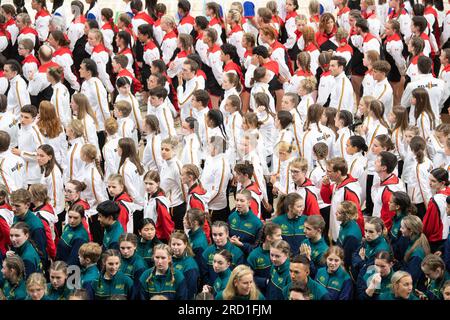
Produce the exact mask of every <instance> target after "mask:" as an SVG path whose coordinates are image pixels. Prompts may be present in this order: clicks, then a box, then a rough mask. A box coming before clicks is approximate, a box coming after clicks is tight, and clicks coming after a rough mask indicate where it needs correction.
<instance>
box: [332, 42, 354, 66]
mask: <svg viewBox="0 0 450 320" xmlns="http://www.w3.org/2000/svg"><path fill="white" fill-rule="evenodd" d="M344 40H345V39H344ZM344 40H342V41H341V45H340V46H339V47H337V48H336V53H335V55H336V56H340V57H343V58H345V60H346V61H347V65H348V63H349V62H350V59H351V58H352V56H353V48H352V47H351V46H350V45H349V44H348V43H347V41H346V40H345V41H344Z"/></svg>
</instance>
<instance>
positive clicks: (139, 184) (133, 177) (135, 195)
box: [117, 138, 144, 222]
mask: <svg viewBox="0 0 450 320" xmlns="http://www.w3.org/2000/svg"><path fill="white" fill-rule="evenodd" d="M117 154H118V155H119V157H120V162H119V170H118V173H119V174H121V175H122V177H123V178H124V184H125V186H126V187H127V190H128V192H129V194H130V196H131V198H132V199H133V201H134V203H135V204H136V205H137V206H139V207H142V206H143V205H144V183H143V181H142V176H143V175H144V167H143V166H142V163H141V161H140V160H139V157H138V154H137V150H136V145H135V143H134V141H133V140H132V139H131V138H121V139H120V140H119V144H118V148H117ZM136 218H137V217H136ZM135 222H136V221H135Z"/></svg>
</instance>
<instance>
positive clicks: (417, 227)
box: [402, 215, 431, 261]
mask: <svg viewBox="0 0 450 320" xmlns="http://www.w3.org/2000/svg"><path fill="white" fill-rule="evenodd" d="M402 223H404V224H405V227H406V228H408V229H409V230H410V231H411V233H412V235H413V237H414V238H417V239H416V240H415V241H414V243H413V245H412V246H411V248H410V249H409V250H408V251H407V252H406V253H405V261H408V260H409V258H411V255H412V253H413V252H414V250H415V249H416V248H418V247H421V248H422V250H423V251H424V253H425V255H428V254H430V252H431V250H430V244H429V243H428V240H427V237H426V236H425V235H424V234H423V232H422V231H423V223H422V220H420V218H419V217H418V216H414V215H409V216H406V217H404V218H403V220H402Z"/></svg>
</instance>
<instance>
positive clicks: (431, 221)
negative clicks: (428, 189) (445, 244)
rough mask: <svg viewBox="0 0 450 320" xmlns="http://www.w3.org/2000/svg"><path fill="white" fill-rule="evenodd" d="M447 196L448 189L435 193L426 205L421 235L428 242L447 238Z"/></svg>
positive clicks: (449, 191) (449, 189)
mask: <svg viewBox="0 0 450 320" xmlns="http://www.w3.org/2000/svg"><path fill="white" fill-rule="evenodd" d="M448 196H450V187H446V188H445V189H444V190H440V191H439V192H437V193H436V194H435V195H434V196H433V197H431V199H430V201H429V203H428V207H427V212H426V213H425V216H424V218H423V233H424V234H425V235H426V236H427V239H428V241H430V242H436V241H441V240H445V239H447V238H448V229H449V219H448V216H447V202H446V199H447V197H448Z"/></svg>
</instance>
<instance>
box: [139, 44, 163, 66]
mask: <svg viewBox="0 0 450 320" xmlns="http://www.w3.org/2000/svg"><path fill="white" fill-rule="evenodd" d="M160 57H161V56H160V54H159V50H158V47H157V46H156V45H155V43H154V42H153V41H152V40H149V41H147V43H146V44H145V45H144V56H143V58H144V62H145V63H146V64H147V65H149V66H151V64H152V61H154V60H158V59H160Z"/></svg>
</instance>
